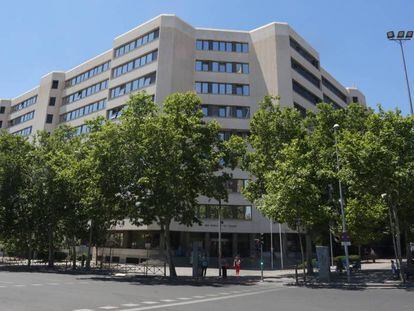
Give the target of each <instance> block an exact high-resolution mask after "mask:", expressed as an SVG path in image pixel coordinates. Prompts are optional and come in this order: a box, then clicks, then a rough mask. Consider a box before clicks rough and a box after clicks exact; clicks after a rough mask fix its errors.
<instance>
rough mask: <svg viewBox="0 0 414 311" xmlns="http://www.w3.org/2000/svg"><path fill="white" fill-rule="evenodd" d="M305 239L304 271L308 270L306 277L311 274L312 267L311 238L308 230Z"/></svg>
mask: <svg viewBox="0 0 414 311" xmlns="http://www.w3.org/2000/svg"><path fill="white" fill-rule="evenodd" d="M305 239H306V269H307V270H308V271H307V272H308V275H312V274H313V265H312V236H311V234H310V233H309V231H308V230H306V233H305Z"/></svg>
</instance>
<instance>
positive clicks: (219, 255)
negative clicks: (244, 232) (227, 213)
mask: <svg viewBox="0 0 414 311" xmlns="http://www.w3.org/2000/svg"><path fill="white" fill-rule="evenodd" d="M218 202H219V210H218V229H219V230H218V267H219V276H221V267H222V264H221V199H219V200H218Z"/></svg>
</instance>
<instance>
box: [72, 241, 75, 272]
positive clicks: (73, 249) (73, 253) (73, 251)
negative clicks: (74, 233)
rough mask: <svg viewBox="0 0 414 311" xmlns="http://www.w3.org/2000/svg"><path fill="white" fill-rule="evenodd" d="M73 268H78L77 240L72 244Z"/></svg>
mask: <svg viewBox="0 0 414 311" xmlns="http://www.w3.org/2000/svg"><path fill="white" fill-rule="evenodd" d="M72 269H73V270H76V245H75V240H74V241H73V245H72Z"/></svg>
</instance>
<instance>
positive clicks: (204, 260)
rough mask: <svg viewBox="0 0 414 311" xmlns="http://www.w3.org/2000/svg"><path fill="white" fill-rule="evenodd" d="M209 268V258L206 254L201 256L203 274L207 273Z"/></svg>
mask: <svg viewBox="0 0 414 311" xmlns="http://www.w3.org/2000/svg"><path fill="white" fill-rule="evenodd" d="M207 268H208V258H207V256H206V255H205V254H204V255H203V257H201V276H206V275H207Z"/></svg>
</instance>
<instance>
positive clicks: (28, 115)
mask: <svg viewBox="0 0 414 311" xmlns="http://www.w3.org/2000/svg"><path fill="white" fill-rule="evenodd" d="M34 113H35V112H34V110H33V111H30V112H28V113H26V114H24V115H22V116H20V117H17V118H14V119H12V120H10V122H9V124H10V126H14V125H17V124H20V123H23V122H26V121H29V120H31V119H33V118H34Z"/></svg>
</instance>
